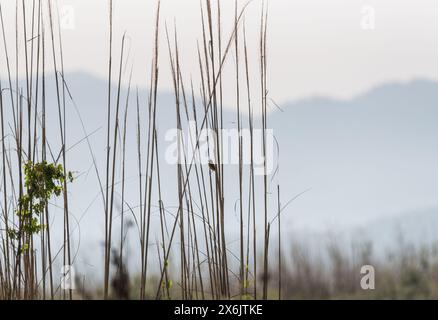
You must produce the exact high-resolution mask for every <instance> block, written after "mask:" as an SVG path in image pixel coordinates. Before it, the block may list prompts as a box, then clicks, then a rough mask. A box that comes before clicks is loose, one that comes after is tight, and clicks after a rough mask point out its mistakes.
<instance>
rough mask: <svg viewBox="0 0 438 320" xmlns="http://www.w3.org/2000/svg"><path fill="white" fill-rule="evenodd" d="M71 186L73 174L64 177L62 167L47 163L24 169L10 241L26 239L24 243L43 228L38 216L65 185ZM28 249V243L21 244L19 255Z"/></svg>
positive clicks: (59, 193) (31, 164) (25, 166)
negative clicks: (22, 183) (16, 223)
mask: <svg viewBox="0 0 438 320" xmlns="http://www.w3.org/2000/svg"><path fill="white" fill-rule="evenodd" d="M65 181H69V182H73V174H72V173H71V172H68V173H67V174H64V168H63V166H62V165H61V164H58V165H55V164H53V163H47V162H46V161H43V162H39V163H33V162H32V161H28V162H26V164H25V165H24V186H25V189H26V193H25V194H23V195H22V196H21V197H20V199H19V200H18V208H17V210H16V213H17V216H18V217H20V219H21V220H20V221H21V223H20V226H19V227H18V228H13V229H11V230H9V235H10V237H11V238H12V239H19V238H20V237H22V236H25V237H24V238H25V240H26V239H29V238H30V237H31V236H32V235H34V234H37V233H39V232H40V231H41V230H42V229H43V228H44V225H42V224H41V223H40V219H39V217H40V215H41V214H43V213H44V211H45V209H46V206H47V204H48V202H49V200H50V199H51V198H52V197H54V196H55V197H59V196H60V195H61V193H62V192H63V191H64V182H65ZM28 248H29V243H28V242H26V241H25V242H24V243H23V244H22V245H21V248H20V251H25V250H27V249H28Z"/></svg>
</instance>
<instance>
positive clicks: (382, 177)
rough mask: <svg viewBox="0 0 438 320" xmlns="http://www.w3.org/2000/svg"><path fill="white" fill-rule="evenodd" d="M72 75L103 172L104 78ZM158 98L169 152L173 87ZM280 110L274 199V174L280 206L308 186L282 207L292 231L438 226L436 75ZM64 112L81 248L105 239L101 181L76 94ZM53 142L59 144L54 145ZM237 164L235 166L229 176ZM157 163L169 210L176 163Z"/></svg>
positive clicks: (133, 184) (133, 196) (132, 158)
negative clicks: (401, 224) (74, 173)
mask: <svg viewBox="0 0 438 320" xmlns="http://www.w3.org/2000/svg"><path fill="white" fill-rule="evenodd" d="M66 81H67V83H68V88H69V92H70V93H71V95H72V97H73V99H74V102H75V104H76V106H77V108H78V111H79V112H80V114H81V117H82V119H83V122H84V125H85V128H86V132H87V134H89V135H90V137H89V141H90V146H91V147H92V149H93V152H94V155H95V157H96V161H97V163H98V166H99V168H100V170H102V172H100V175H101V176H102V177H104V172H103V168H104V163H105V137H106V108H107V107H106V103H107V102H106V90H107V83H106V81H105V80H101V79H97V78H94V77H92V76H90V75H87V74H84V73H72V74H68V75H66ZM49 82H52V81H49ZM291 90H293V88H291ZM114 92H115V90H114ZM135 94H136V88H131V103H130V107H129V114H128V123H129V125H128V142H127V154H128V157H127V168H128V172H127V182H126V188H127V192H126V193H127V201H128V202H129V203H130V205H131V206H132V208H134V209H135V208H136V206H137V204H138V191H137V187H138V176H137V174H138V173H137V168H138V163H137V158H136V143H137V141H136V106H135ZM139 96H140V108H141V117H142V119H145V117H146V109H147V107H146V106H147V91H146V90H143V89H139ZM48 99H49V102H50V103H51V105H50V108H53V109H51V111H50V112H52V111H53V112H52V113H51V114H50V115H49V116H48V121H49V123H50V121H53V124H52V126H55V125H56V122H55V121H57V118H56V117H57V114H56V112H55V111H56V107H55V105H56V104H55V100H54V96H53V91H52V92H50V91H49V93H48ZM125 101H126V88H125V89H124V90H123V92H122V95H121V105H122V106H123V108H124V106H125ZM158 103H159V105H158V121H159V122H158V131H159V148H160V150H159V152H160V153H162V154H164V152H165V148H166V146H167V145H166V142H165V141H164V133H165V132H166V130H167V129H170V128H174V127H175V121H176V120H175V112H174V108H175V107H174V98H173V95H172V94H171V93H161V94H160V95H159V99H158ZM200 108H201V106H198V110H201V109H200ZM280 108H281V110H282V111H280V110H279V109H277V108H273V109H275V110H273V112H271V114H270V115H269V120H268V127H269V128H272V129H273V130H274V135H275V137H276V139H277V140H278V142H279V145H280V158H279V159H280V162H279V165H280V166H279V172H278V173H277V174H276V175H275V176H274V178H273V180H272V181H271V183H270V189H271V192H272V194H270V197H269V198H270V201H271V202H272V203H273V204H274V202H275V199H276V194H275V190H276V185H277V182H280V184H281V195H282V203H283V204H286V203H287V201H288V200H289V199H291V198H293V197H294V196H296V195H297V194H299V193H301V192H303V191H305V190H308V191H307V192H306V193H304V194H303V195H301V196H300V197H299V198H298V199H296V200H295V201H293V202H292V203H291V204H290V206H289V207H288V208H287V209H286V210H285V212H284V214H283V215H284V219H283V225H284V228H285V230H286V231H289V232H291V233H292V232H296V231H297V230H298V231H299V232H302V231H303V232H305V231H306V230H307V231H311V232H320V231H322V230H327V229H329V230H334V231H336V230H348V229H350V230H355V229H354V228H356V227H361V228H365V229H367V228H368V229H369V230H379V231H378V232H377V231H376V232H377V233H376V232H374V231H372V232H370V234H374V235H376V234H378V235H381V234H384V233H388V232H389V231H388V230H389V228H390V229H391V230H393V229H394V225H397V224H398V223H397V222H396V221H398V220H406V217H410V218H409V219H408V220H407V221H410V222H409V224H408V225H407V227H406V228H405V230H407V231H405V232H406V233H409V230H416V231H412V232H413V233H416V234H422V233H421V230H419V229H418V228H420V229H421V228H422V227H421V226H419V225H420V223H419V222H420V221H423V222H422V223H421V225H422V226H426V227H427V228H429V229H431V228H432V229H433V226H437V227H438V220H437V219H436V218H435V214H438V210H435V209H434V208H438V197H437V194H436V192H437V190H438V126H437V123H438V83H435V82H432V81H427V80H416V81H411V82H407V83H391V84H387V85H384V86H380V87H377V88H375V89H374V90H371V91H370V92H368V93H366V94H363V95H361V96H358V97H356V98H354V99H351V100H348V101H338V100H333V99H330V98H324V97H319V98H309V99H306V100H302V101H295V102H290V103H287V104H283V105H281V106H280ZM67 110H68V112H67V118H68V125H67V131H68V133H67V135H68V141H69V145H70V146H73V148H72V149H71V150H69V166H70V168H69V169H70V170H73V171H77V172H78V179H77V181H76V182H75V183H74V184H73V185H72V187H71V189H70V193H71V197H70V201H71V203H72V205H71V211H72V214H73V215H74V216H75V220H77V221H76V222H77V223H79V225H80V228H75V237H76V241H78V239H79V237H80V238H81V241H82V243H81V246H84V245H87V246H90V247H93V246H99V245H100V243H101V241H102V239H103V234H104V230H103V226H102V221H103V212H102V209H101V207H102V199H101V198H100V189H99V184H98V181H97V178H96V173H95V170H94V168H93V165H92V158H91V155H90V152H89V148H88V146H87V143H86V141H84V140H83V138H84V135H85V134H84V131H83V128H82V125H81V122H80V120H79V117H78V113H77V112H76V110H75V108H74V106H73V104H72V103H71V102H70V101H68V102H67ZM227 112H228V111H227ZM121 118H123V114H121ZM225 118H226V123H227V125H229V126H232V125H233V124H232V122H233V120H234V121H235V114H234V113H232V112H230V113H229V114H226V115H225ZM143 130H144V128H143ZM50 134H51V133H50V128H49V136H50ZM51 139H52V141H55V140H56V139H59V137H56V136H52V137H51ZM143 143H144V141H143ZM55 145H56V142H53V149H56V148H55ZM160 157H161V156H160ZM163 159H164V158H163ZM233 170H235V168H232V167H230V168H229V172H230V173H229V174H230V175H232V174H233V173H232V172H233ZM161 171H162V181H165V182H166V183H165V185H164V187H163V193H165V198H166V202H167V206H168V207H169V210H170V211H171V209H170V208H172V206H174V205H175V204H176V203H177V199H176V197H175V195H176V186H175V184H173V183H171V182H172V181H174V179H175V178H174V177H175V173H176V169H175V168H174V167H172V166H170V165H166V164H163V166H162V168H161ZM237 187H238V186H236V184H235V183H233V184H231V185H230V186H227V188H226V189H227V192H228V193H227V194H228V196H227V195H226V197H228V198H226V200H227V202H228V207H227V210H228V213H227V214H228V216H227V219H229V221H230V222H233V221H234V220H233V219H237V215H236V214H235V212H234V211H235V206H234V204H235V202H236V201H237V200H238V196H234V194H236V193H235V191H237V189H236V188H237ZM233 190H234V191H233ZM118 206H119V204H118ZM233 206H234V208H233ZM116 209H117V210H119V207H117V206H116ZM416 217H419V218H418V219H417V218H416ZM420 217H422V218H420ZM55 219H56V217H55ZM60 219H61V218H60ZM60 219H59V222H61V220H60ZM425 220H426V222H424V221H425ZM373 221H377V223H375V222H373ZM378 221H386V222H388V221H395V222H394V223H393V222H388V223H386V222H385V223H383V222H382V223H378ZM427 221H430V223H428V222H427ZM417 222H418V223H419V224H418V226H415V224H416V223H417ZM236 225H237V224H236ZM385 225H387V226H388V228H386V229H385V228H384V226H385ZM379 226H380V227H381V228H383V229H384V230H381V229H379V228H380V227H379ZM411 227H412V228H411ZM79 230H80V233H79ZM84 233H86V234H87V236H84ZM80 234H82V236H81V235H80ZM372 237H374V236H372ZM415 238H418V237H416V236H413V239H415ZM232 240H233V238H232V237H231V239H230V241H232ZM133 241H137V240H136V239H133ZM76 244H78V243H76ZM78 245H79V244H78Z"/></svg>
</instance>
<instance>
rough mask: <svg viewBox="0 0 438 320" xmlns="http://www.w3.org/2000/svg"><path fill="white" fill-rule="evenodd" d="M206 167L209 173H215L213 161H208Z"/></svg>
mask: <svg viewBox="0 0 438 320" xmlns="http://www.w3.org/2000/svg"><path fill="white" fill-rule="evenodd" d="M208 167H209V168H210V170H211V171H214V172H216V165H215V164H214V162H213V161H211V160H209V161H208Z"/></svg>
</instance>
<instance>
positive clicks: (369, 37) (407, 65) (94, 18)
mask: <svg viewBox="0 0 438 320" xmlns="http://www.w3.org/2000/svg"><path fill="white" fill-rule="evenodd" d="M20 2H21V1H20ZM29 2H30V1H29ZM114 2H115V28H116V30H117V32H116V33H115V40H114V41H115V42H116V43H120V39H121V35H122V33H123V31H126V32H127V34H128V36H129V37H130V39H131V51H130V52H131V56H130V60H129V64H130V65H131V64H133V65H134V83H136V84H139V85H143V86H146V85H147V79H148V73H147V66H149V65H150V59H151V57H150V56H151V51H152V45H151V44H152V34H153V30H152V29H153V24H154V21H153V20H154V11H155V7H156V3H157V1H156V0H114ZM199 2H200V1H199V0H183V1H181V0H162V16H163V21H164V20H166V21H167V23H168V24H169V26H170V27H172V26H173V19H174V18H175V21H176V23H177V27H178V28H177V29H178V34H179V37H180V47H181V57H182V59H183V61H184V62H183V70H185V71H186V74H190V73H191V72H193V73H196V68H197V66H198V65H197V60H196V40H197V39H200V36H201V33H200V10H199ZM245 2H246V1H243V0H239V3H240V6H242V5H243V4H244V3H245ZM213 3H216V1H213ZM221 3H222V10H223V19H224V21H223V24H224V29H225V31H224V38H225V37H228V34H229V31H230V27H231V26H232V19H233V15H234V0H222V1H221ZM267 3H268V5H269V12H270V21H269V27H270V28H269V58H270V66H269V67H270V69H269V72H270V95H271V96H272V97H273V98H275V99H276V100H277V102H283V101H285V100H290V99H297V98H303V97H307V96H310V95H329V96H334V97H340V98H349V97H352V96H354V95H356V94H358V93H361V92H363V91H366V90H368V89H370V88H371V87H374V86H376V85H378V84H381V83H384V82H389V81H405V80H409V79H412V78H428V79H434V80H438V37H437V30H438V1H436V0H416V1H413V0H378V1H377V0H369V1H365V0H330V1H327V0H267ZM1 4H2V6H3V11H4V13H3V14H4V17H5V22H6V24H7V31H8V33H7V37H8V39H9V46H10V50H13V49H14V31H13V27H14V19H15V13H14V10H15V1H12V0H6V1H5V0H1ZM59 8H60V9H61V10H60V11H61V14H62V15H64V13H71V12H73V15H72V16H71V17H73V20H74V21H73V23H74V24H73V25H72V27H73V28H72V29H70V25H69V26H67V28H64V31H63V36H64V39H63V42H64V50H65V51H64V55H65V56H64V58H65V67H66V69H67V70H68V71H69V70H75V71H77V70H81V71H87V72H90V73H93V74H95V75H99V76H101V77H106V72H107V66H106V64H107V56H108V54H107V48H108V32H107V31H108V30H107V28H108V0H93V1H90V0H60V1H59ZM260 8H261V0H254V1H253V2H252V3H251V4H250V7H249V9H248V11H247V15H246V25H247V30H248V34H249V37H250V38H251V40H252V44H253V47H252V48H253V49H255V50H257V48H256V45H257V42H256V41H257V33H258V28H259V13H260ZM70 9H73V11H71V10H70ZM373 10H374V14H375V28H374V29H372V30H365V29H364V28H363V24H364V23H367V22H369V20H367V18H369V17H370V15H372V14H373ZM162 31H163V30H162ZM165 50H167V48H165V47H164V42H163V43H162V51H163V52H164V53H166V54H165V55H162V59H168V57H167V51H165ZM255 52H257V51H255ZM117 54H118V51H117ZM253 57H254V61H253V62H254V68H255V71H257V65H256V58H257V57H256V55H254V56H253ZM0 59H1V60H0V61H2V63H1V64H3V61H4V60H3V59H4V57H3V51H1V55H0ZM166 62H167V61H166ZM231 62H232V61H231ZM1 64H0V65H1ZM3 65H4V64H3ZM0 68H1V69H2V70H1V72H2V73H3V74H4V67H0ZM162 71H163V72H164V73H165V72H166V70H162ZM160 85H161V87H162V88H164V89H166V88H171V87H172V86H171V80H170V77H166V76H163V77H162V79H161V83H160Z"/></svg>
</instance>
